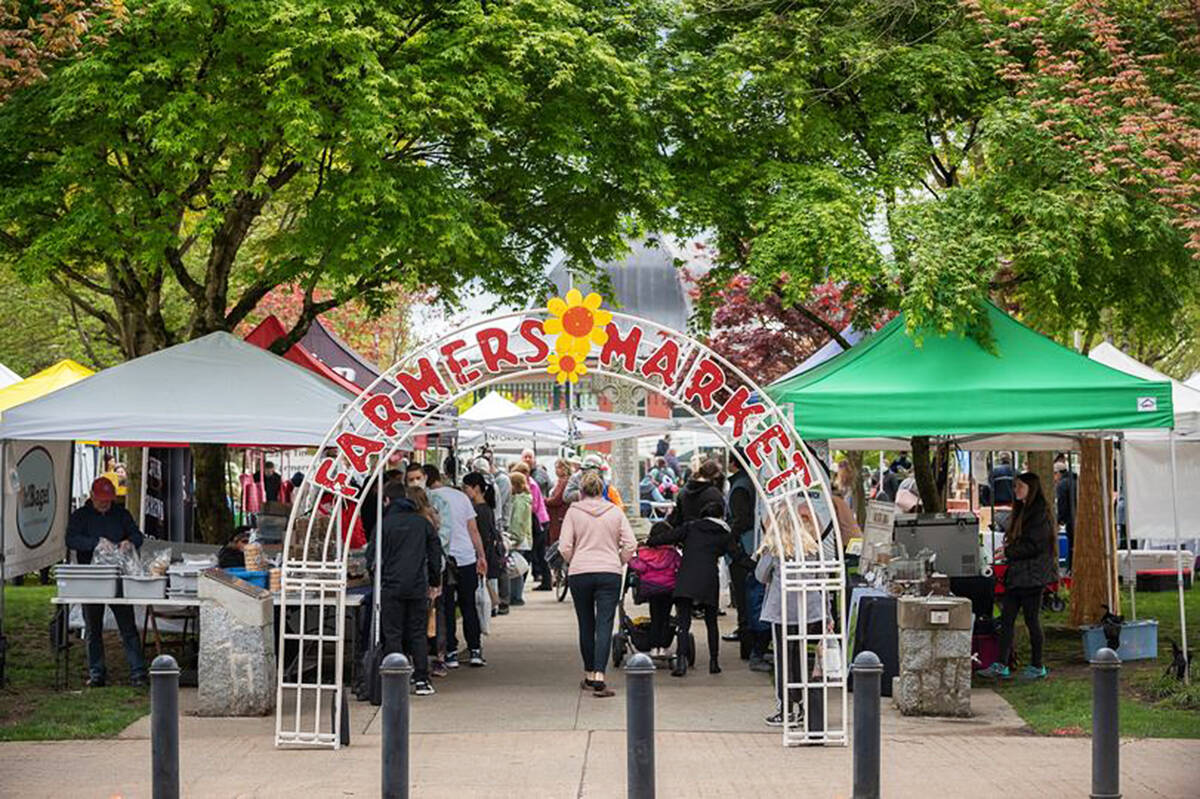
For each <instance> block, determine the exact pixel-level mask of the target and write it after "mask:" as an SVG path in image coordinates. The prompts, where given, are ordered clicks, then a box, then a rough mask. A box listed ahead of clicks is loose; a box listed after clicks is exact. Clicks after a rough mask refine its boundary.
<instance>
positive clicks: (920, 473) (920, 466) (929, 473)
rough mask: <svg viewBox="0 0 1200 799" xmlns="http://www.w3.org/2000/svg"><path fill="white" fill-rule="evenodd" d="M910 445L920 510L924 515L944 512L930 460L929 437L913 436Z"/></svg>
mask: <svg viewBox="0 0 1200 799" xmlns="http://www.w3.org/2000/svg"><path fill="white" fill-rule="evenodd" d="M910 444H911V446H912V462H913V477H914V478H916V481H917V494H918V495H919V496H920V497H921V509H922V510H923V511H924V512H925V513H938V512H939V511H943V510H945V505H944V504H943V503H942V499H941V496H940V494H939V492H938V486H937V478H936V477H935V476H934V472H933V468H934V467H933V463H932V461H931V459H930V454H929V436H913V437H912V439H911V441H910Z"/></svg>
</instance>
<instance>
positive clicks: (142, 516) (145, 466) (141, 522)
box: [138, 447, 150, 533]
mask: <svg viewBox="0 0 1200 799" xmlns="http://www.w3.org/2000/svg"><path fill="white" fill-rule="evenodd" d="M149 481H150V448H149V447H142V501H141V503H139V505H138V529H139V530H141V531H142V532H143V533H144V532H146V483H148V482H149Z"/></svg>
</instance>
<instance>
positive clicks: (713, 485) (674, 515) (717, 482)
mask: <svg viewBox="0 0 1200 799" xmlns="http://www.w3.org/2000/svg"><path fill="white" fill-rule="evenodd" d="M712 502H716V503H720V505H721V506H722V508H724V505H725V474H724V472H723V471H722V469H721V464H719V463H717V462H716V461H715V460H712V459H711V458H710V459H709V460H706V461H705V462H704V463H702V464H700V468H699V469H697V470H696V473H695V474H694V475H692V477H691V479H690V480H688V481H687V483H686V484H685V485H684V486H683V490H682V491H680V492H679V496H678V497H676V499H675V507H674V508H672V509H671V513H670V514H669V515H668V516H667V522H668V523H669V524H670V525H671V526H672V527H678V526H679V525H681V524H683V523H685V522H690V521H694V520H695V519H699V518H701V515H702V514H701V510H702V509H703V508H704V506H705V505H708V504H709V503H712ZM720 515H721V516H724V515H725V512H724V510H722V512H721V513H720Z"/></svg>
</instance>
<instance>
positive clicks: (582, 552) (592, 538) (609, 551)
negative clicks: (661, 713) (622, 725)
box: [558, 471, 637, 697]
mask: <svg viewBox="0 0 1200 799" xmlns="http://www.w3.org/2000/svg"><path fill="white" fill-rule="evenodd" d="M579 493H580V499H579V500H578V501H577V502H573V503H571V507H570V508H568V509H567V515H566V517H565V518H564V519H563V526H562V536H561V537H560V538H559V540H558V551H559V553H560V554H561V555H562V556H563V558H565V559H566V561H567V563H569V564H570V579H569V583H568V584H569V585H570V588H571V601H572V602H574V603H575V617H576V619H577V620H578V621H579V653H580V654H581V655H582V656H583V681H582V682H581V683H580V684H579V687H580V688H583V689H584V690H588V689H591V690H592V692H593V694H594V695H595V696H600V697H604V696H612V695H613V692H612V690H610V689H609V688H608V686H607V685H606V684H605V682H604V669H605V665H606V664H607V662H608V656H609V653H610V652H611V651H612V630H613V617H614V616H615V615H616V612H617V602H618V601H620V597H621V573H622V571H623V568H624V564H625V562H626V561H628V560H629V559H630V558H631V557H633V553H634V551H635V550H636V549H637V541H636V540H634V537H633V529H632V528H630V526H629V520H628V519H626V518H625V514H624V513H622V512H621V509H620V508H618V507H617V506H616V505H614V504H612V503H611V502H609V501H608V500H606V499H604V496H603V494H604V478H602V477H601V476H600V473H599V472H596V471H588V472H586V473H585V474H584V475H583V478H582V480H581V481H580V486H579Z"/></svg>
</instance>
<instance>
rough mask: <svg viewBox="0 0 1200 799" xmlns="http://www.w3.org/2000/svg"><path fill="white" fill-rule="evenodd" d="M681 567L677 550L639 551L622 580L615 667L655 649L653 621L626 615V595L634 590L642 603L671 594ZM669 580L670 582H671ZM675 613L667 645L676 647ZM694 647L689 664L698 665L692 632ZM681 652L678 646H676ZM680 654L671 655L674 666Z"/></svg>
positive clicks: (613, 652) (618, 603)
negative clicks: (639, 654)
mask: <svg viewBox="0 0 1200 799" xmlns="http://www.w3.org/2000/svg"><path fill="white" fill-rule="evenodd" d="M678 568H679V551H678V550H676V549H675V548H674V547H648V548H642V549H640V550H638V554H637V555H636V556H635V557H634V559H633V560H631V561H630V562H629V567H628V568H627V569H626V570H625V577H624V579H623V580H622V581H621V597H620V599H619V600H618V601H617V614H618V618H617V631H616V632H615V633H613V646H612V661H613V666H614V667H617V668H620V666H621V663H622V662H624V660H625V655H626V654H630V655H633V654H636V653H638V652H642V653H646V654H648V653H649V652H650V651H651V649H652V648H653V647H652V645H651V644H652V641H651V638H650V618H649V617H647V616H641V617H638V618H636V619H635V618H631V617H630V615H629V614H628V613H626V612H625V594H626V593H627V592H628V591H629V590H630V589H631V588H632V589H633V601H634V604H639V605H640V604H642V603H643V602H646V601H647V600H648V599H649V598H650V597H651V596H659V595H661V594H663V593H669V592H670V591H672V590H673V589H674V587H675V579H674V577H675V571H676V570H677V569H678ZM668 580H669V583H668ZM675 623H676V618H675V614H674V613H672V614H671V618H670V620H669V621H668V628H667V631H668V636H669V637H668V640H667V646H668V647H672V646H674V645H675V643H676V641H675V629H676V626H675ZM688 639H689V641H690V643H691V646H690V647H689V648H688V652H689V655H688V665H689V666H694V665H695V664H696V637H695V636H694V635H692V634H691V633H688ZM676 651H678V647H676ZM676 657H677V655H671V656H670V657H669V658H668V660H669V662H670V665H671V666H672V667H673V666H674V660H675V658H676Z"/></svg>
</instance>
